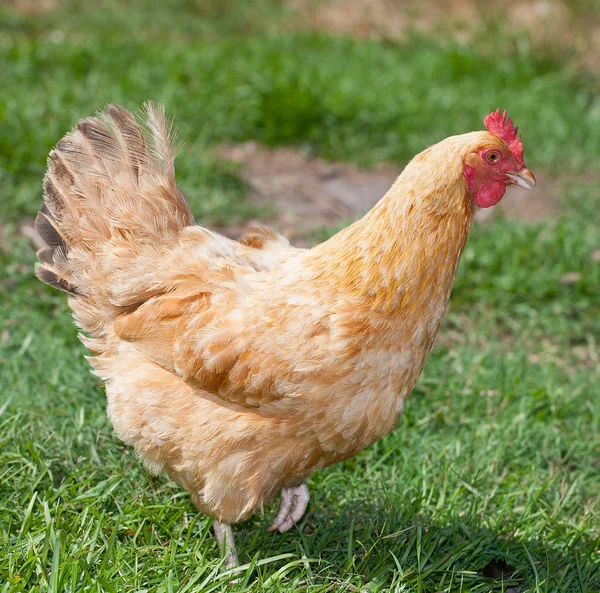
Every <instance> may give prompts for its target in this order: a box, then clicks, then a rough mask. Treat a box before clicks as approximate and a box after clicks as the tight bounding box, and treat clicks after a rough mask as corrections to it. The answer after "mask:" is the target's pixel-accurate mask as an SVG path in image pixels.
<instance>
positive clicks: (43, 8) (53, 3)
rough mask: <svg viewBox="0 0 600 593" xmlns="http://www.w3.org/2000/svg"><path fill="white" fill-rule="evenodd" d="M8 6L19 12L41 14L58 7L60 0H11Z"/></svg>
mask: <svg viewBox="0 0 600 593" xmlns="http://www.w3.org/2000/svg"><path fill="white" fill-rule="evenodd" d="M8 6H9V8H10V9H11V10H12V11H13V12H15V13H17V14H31V15H40V14H46V13H48V12H52V11H53V10H55V9H56V8H58V0H9V1H8Z"/></svg>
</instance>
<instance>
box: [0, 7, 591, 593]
mask: <svg viewBox="0 0 600 593" xmlns="http://www.w3.org/2000/svg"><path fill="white" fill-rule="evenodd" d="M86 6H87V5H86ZM110 6H112V7H113V8H112V9H111V10H109V9H108V8H110ZM172 6H173V5H171V7H172ZM244 6H246V4H245V3H239V2H236V1H235V0H228V1H227V2H221V3H216V2H211V3H196V2H192V1H191V0H189V1H187V2H183V1H181V2H178V3H177V10H168V9H165V8H160V7H159V6H158V5H157V4H154V3H152V2H150V1H149V0H146V1H145V2H143V3H142V4H141V6H140V7H139V8H137V9H135V10H133V9H131V10H130V12H128V13H127V15H126V16H127V18H125V17H124V15H119V14H118V13H117V12H116V11H115V10H114V4H111V3H106V2H104V3H102V4H101V8H102V10H98V9H93V8H87V9H86V10H84V11H81V12H78V13H66V12H64V11H63V12H61V11H59V12H57V13H51V14H49V15H47V16H44V17H37V18H30V17H16V16H14V15H12V14H9V13H5V16H4V19H3V23H2V24H3V28H2V31H1V32H0V63H2V68H3V74H4V78H5V79H6V80H9V81H10V84H9V85H8V86H5V87H4V88H3V89H2V90H0V129H1V133H0V192H1V197H0V220H2V221H3V223H5V228H4V233H3V235H0V304H1V306H0V462H1V467H2V470H0V471H1V472H2V476H1V478H0V591H2V593H8V592H11V593H12V592H21V591H23V592H25V591H27V592H29V591H32V592H42V591H43V592H46V591H48V592H49V591H52V592H53V593H57V592H59V591H69V592H75V591H77V592H78V593H79V592H84V591H85V592H88V591H89V592H100V591H107V592H113V591H114V592H118V593H121V592H123V591H127V592H130V591H131V592H134V591H136V592H142V591H148V592H150V591H151V592H153V593H154V592H156V593H158V592H165V593H168V592H170V591H174V592H175V591H180V592H184V591H185V592H194V593H196V592H197V593H200V592H202V593H204V592H208V591H230V590H239V591H268V592H271V591H273V592H279V591H281V592H291V591H311V592H325V591H334V592H337V591H368V592H376V591H394V592H402V591H406V592H411V593H412V592H415V593H416V592H420V593H434V592H437V591H444V592H448V593H454V592H473V593H474V592H477V593H481V592H491V591H494V592H500V591H507V590H508V588H509V587H511V586H521V587H522V593H525V592H537V593H541V592H557V593H569V592H571V591H572V592H578V593H598V592H599V591H600V535H599V534H600V500H599V494H598V493H599V491H600V408H599V407H598V404H597V385H598V384H599V381H600V349H599V347H598V344H599V343H600V323H599V321H598V320H599V318H600V298H599V296H598V295H599V294H600V263H599V262H598V261H596V260H595V259H594V253H595V252H596V250H598V249H599V248H600V242H599V239H598V230H597V229H598V225H599V224H600V217H599V215H598V212H599V209H600V201H599V200H600V198H599V196H598V192H597V177H595V175H597V164H598V162H599V157H600V103H599V100H598V96H597V94H595V88H597V87H596V82H595V81H594V80H593V79H592V78H591V77H590V76H587V75H581V74H579V75H575V74H574V73H573V72H572V71H571V70H570V67H569V65H568V64H563V63H561V62H559V61H557V60H556V59H555V58H550V57H548V56H546V55H538V54H536V53H535V52H534V51H533V50H532V48H531V46H530V45H529V44H528V42H527V40H525V39H523V38H517V37H511V38H504V39H503V42H502V43H498V40H499V38H490V39H487V40H485V41H484V42H482V43H480V44H477V45H472V46H460V45H458V44H456V43H454V42H451V41H440V40H432V39H426V38H420V39H411V40H409V41H406V42H403V43H402V44H390V43H384V44H380V43H374V42H364V43H359V42H355V41H352V40H348V39H332V38H328V37H326V36H322V35H318V36H316V35H308V34H303V33H298V34H292V33H282V32H279V33H269V32H268V31H267V30H268V29H269V28H270V24H271V23H273V22H280V20H281V19H282V18H286V14H287V13H286V12H285V10H284V9H277V10H275V9H273V10H271V8H273V6H272V5H271V4H269V3H268V2H261V3H260V5H259V7H258V8H256V9H255V10H254V11H249V9H247V8H244ZM107 7H108V8H107ZM244 11H246V12H244ZM157 28H158V31H157ZM130 30H132V31H133V33H131V32H130ZM163 30H164V34H162V33H163ZM56 31H62V37H61V35H58V34H56ZM265 31H267V32H266V33H265ZM179 32H181V34H179ZM158 33H160V34H158ZM147 98H152V99H155V100H158V101H162V102H164V103H165V104H166V105H167V107H168V109H169V111H170V112H171V113H173V114H174V115H175V117H176V119H177V123H178V126H179V127H180V129H181V134H180V136H181V139H182V140H183V141H184V143H185V144H184V148H183V150H182V154H181V156H180V158H179V159H178V161H177V171H178V178H179V179H180V181H181V184H182V186H183V187H184V188H185V190H186V193H187V194H188V196H189V197H190V199H191V202H192V204H193V208H194V211H195V213H196V214H197V215H198V218H199V219H201V220H203V221H205V222H207V223H219V224H222V223H226V222H235V221H237V220H243V219H245V218H248V217H250V216H256V215H258V214H260V213H257V212H256V211H255V210H254V209H253V208H252V207H251V205H250V204H249V203H248V201H247V200H246V188H245V186H244V185H243V184H242V183H240V182H239V181H238V180H237V178H236V177H235V170H234V169H232V168H231V167H230V166H229V165H227V164H224V163H220V162H218V161H216V159H215V157H214V156H213V149H214V146H215V145H216V144H218V143H219V142H221V141H225V140H230V141H241V140H245V139H259V140H262V141H263V142H266V143H268V144H271V145H280V144H288V145H297V146H304V147H305V146H307V145H308V146H309V147H310V148H311V149H313V150H314V151H316V152H317V153H319V154H320V155H322V156H325V157H327V158H337V159H348V160H354V161H357V162H360V163H367V164H368V163H375V162H377V161H379V160H386V159H392V160H396V161H399V162H405V161H406V160H407V159H408V158H410V157H411V156H412V155H413V154H414V153H416V152H418V151H419V150H421V149H422V148H423V147H424V146H426V145H427V144H430V143H432V142H435V141H437V140H439V139H441V138H443V137H444V136H446V135H448V134H452V133H460V132H464V131H467V130H469V129H476V128H480V127H481V120H482V117H483V116H484V115H485V114H486V113H487V112H488V111H489V110H491V109H492V108H495V107H496V106H506V107H508V108H509V110H510V111H511V112H512V114H513V116H514V118H515V120H516V122H517V123H518V124H519V125H520V126H521V128H522V132H523V135H524V141H525V147H526V157H527V162H528V164H529V165H530V166H531V168H532V169H533V170H535V171H536V172H538V171H539V170H546V171H547V172H548V173H550V174H553V175H560V174H562V173H567V174H568V175H570V176H571V177H573V178H579V180H578V181H576V182H574V183H573V184H572V185H571V186H570V188H569V189H568V190H567V191H566V193H565V195H564V196H560V197H561V198H562V200H561V204H562V210H561V214H560V216H559V217H558V218H557V219H555V220H552V221H549V222H546V223H543V224H535V225H526V224H523V223H519V222H516V221H509V220H503V219H498V220H496V221H494V222H492V223H488V224H486V225H480V226H477V227H476V228H475V229H474V231H473V233H472V236H471V238H470V240H469V243H468V245H467V248H466V250H465V254H464V258H463V261H462V264H461V267H460V269H459V273H458V277H457V282H456V287H455V291H454V294H453V297H452V302H451V308H450V312H449V315H448V318H447V320H446V323H445V325H444V339H443V340H442V341H441V343H440V345H438V346H437V347H436V349H435V350H434V352H433V354H432V356H431V358H430V360H429V361H428V363H427V366H426V369H425V372H424V375H423V377H422V379H421V380H420V382H419V384H418V387H417V388H416V390H415V393H414V394H413V396H412V398H411V400H410V402H409V405H408V409H407V411H406V413H405V415H404V416H403V418H402V420H401V422H400V426H399V427H398V429H397V430H396V431H395V432H394V433H392V434H391V435H389V436H388V437H386V438H384V439H382V440H381V441H380V442H378V443H377V444H375V445H374V446H373V447H371V448H370V449H368V450H367V451H365V452H363V453H361V454H360V455H358V456H356V457H355V458H353V459H351V460H349V461H348V462H346V463H344V464H341V465H339V466H336V467H333V468H330V469H328V470H325V471H322V472H319V473H317V474H315V475H314V476H312V477H311V479H310V480H309V486H310V487H311V491H312V496H313V498H312V502H311V505H310V507H309V512H308V513H307V515H306V517H305V518H304V519H303V521H302V522H301V524H300V526H299V527H298V529H294V530H291V531H290V532H288V533H287V534H286V535H284V536H274V535H271V534H268V533H266V531H265V528H266V527H267V526H268V524H269V517H270V515H271V514H272V512H273V510H274V509H273V507H271V508H269V509H266V516H265V517H260V516H257V517H255V518H253V519H252V520H251V521H249V522H247V523H245V524H243V525H240V526H238V527H237V528H236V535H237V543H238V547H239V551H240V555H241V561H242V562H243V563H247V564H248V565H249V566H248V568H247V569H244V571H243V572H242V574H241V579H240V582H239V583H238V584H237V585H235V584H232V582H231V577H230V575H227V574H226V573H223V571H222V569H221V567H220V558H219V554H218V551H217V548H216V544H215V542H214V539H213V538H212V535H211V533H210V525H209V521H208V519H207V518H206V517H203V516H201V515H199V514H198V513H197V512H196V511H195V509H194V507H193V505H192V504H191V502H190V500H189V497H188V496H187V494H186V493H185V492H183V491H182V490H181V489H180V488H178V487H177V486H176V485H174V484H173V483H171V482H169V481H168V480H167V479H165V478H154V477H151V476H150V475H149V474H148V473H147V472H146V471H145V470H144V469H143V467H142V466H141V464H140V462H139V461H138V459H137V458H136V456H135V454H134V452H133V451H132V450H131V449H129V448H127V447H125V446H124V445H123V444H122V443H120V442H119V441H118V439H117V438H116V437H115V436H114V435H113V433H112V429H111V427H110V425H109V423H108V421H107V419H106V414H105V410H104V406H105V399H104V395H103V391H102V387H101V385H100V384H99V382H98V381H97V380H96V379H94V378H93V377H92V376H91V375H90V374H89V373H88V367H87V363H86V362H85V361H84V360H83V354H84V353H85V351H84V348H83V347H82V346H81V345H80V344H79V342H78V340H77V338H76V330H75V328H74V327H73V325H72V322H71V320H70V316H69V311H68V308H67V306H66V303H65V299H64V298H63V296H62V295H60V294H57V293H55V292H53V291H52V290H50V289H49V288H47V287H45V286H43V285H42V284H41V283H39V282H38V281H37V280H35V278H33V275H32V266H33V259H34V258H33V253H32V251H31V249H30V247H29V246H28V245H27V244H26V242H25V240H24V239H23V238H20V237H19V236H18V233H17V224H18V222H19V221H20V220H21V219H22V218H23V217H29V216H31V215H32V214H33V213H34V212H35V211H36V210H37V208H38V207H39V204H40V184H41V178H42V176H43V172H44V159H45V156H46V154H47V152H48V150H49V149H50V147H51V146H52V145H53V144H54V143H55V142H56V141H57V140H58V139H59V138H60V136H61V135H62V134H63V133H64V131H65V130H67V129H68V128H69V127H70V126H72V125H73V123H74V122H75V121H76V120H77V118H79V117H83V116H86V115H89V114H91V113H93V112H94V111H95V110H96V109H98V108H99V107H101V106H102V105H103V104H104V103H106V102H109V101H117V102H122V103H124V104H125V105H126V106H127V107H130V108H135V107H137V106H139V104H140V103H141V102H142V101H144V100H145V99H147ZM582 169H587V170H588V173H587V174H586V175H580V174H579V173H580V171H581V170H582ZM586 179H587V181H586ZM523 199H527V196H523ZM570 272H578V273H579V274H580V279H579V280H577V281H575V282H571V283H565V282H561V278H563V277H564V275H565V274H567V273H570ZM498 559H503V560H504V561H505V562H506V563H507V564H509V565H510V566H512V567H514V568H515V570H516V574H515V577H514V579H513V580H512V581H510V582H507V583H504V584H502V583H501V582H496V581H493V580H490V579H488V578H486V577H484V576H483V569H484V567H485V566H486V565H487V564H488V563H489V562H490V561H492V560H498Z"/></svg>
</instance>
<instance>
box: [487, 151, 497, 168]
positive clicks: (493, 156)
mask: <svg viewBox="0 0 600 593" xmlns="http://www.w3.org/2000/svg"><path fill="white" fill-rule="evenodd" d="M485 159H486V161H487V162H488V163H490V164H492V165H493V164H494V163H497V162H498V161H499V160H500V153H499V152H498V151H496V150H490V152H488V153H486V155H485Z"/></svg>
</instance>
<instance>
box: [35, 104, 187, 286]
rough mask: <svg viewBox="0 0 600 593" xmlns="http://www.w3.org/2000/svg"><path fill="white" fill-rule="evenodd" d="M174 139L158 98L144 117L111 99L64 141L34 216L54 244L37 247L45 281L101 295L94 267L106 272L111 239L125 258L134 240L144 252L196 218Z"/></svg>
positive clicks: (44, 236)
mask: <svg viewBox="0 0 600 593" xmlns="http://www.w3.org/2000/svg"><path fill="white" fill-rule="evenodd" d="M173 144H174V142H173V135H172V133H171V129H170V125H169V124H168V122H167V119H166V117H165V113H164V109H163V108H162V107H158V106H155V105H153V104H151V103H147V104H146V105H145V106H144V109H143V112H142V115H141V117H140V121H137V120H136V119H135V118H134V117H133V116H132V115H131V114H130V113H129V112H128V111H127V110H126V109H124V108H123V107H121V106H119V105H109V106H107V107H106V108H105V110H104V111H103V112H102V113H100V114H98V115H97V116H96V117H91V118H87V119H84V120H81V121H80V122H79V123H78V124H77V126H76V128H75V129H74V130H73V131H72V132H70V133H69V134H67V135H66V136H65V137H64V138H62V140H60V142H59V143H58V144H57V145H56V148H55V149H54V150H53V151H52V152H51V153H50V156H49V157H48V170H47V173H46V176H45V178H44V206H43V207H42V209H41V210H40V212H39V214H38V216H37V219H36V222H35V226H36V229H37V231H38V233H39V235H40V237H41V238H42V239H43V240H44V241H45V243H46V245H47V247H45V248H43V249H41V250H40V251H39V252H38V259H39V263H38V264H37V268H36V273H37V276H38V278H39V279H40V280H42V281H43V282H46V283H47V284H50V285H51V286H54V287H55V288H58V289H60V290H64V291H66V292H69V293H71V294H73V295H88V296H91V295H94V294H97V293H98V290H96V288H95V287H94V286H93V283H94V274H93V271H94V270H97V269H98V268H103V270H104V271H106V268H107V265H108V264H107V263H106V262H103V260H107V259H108V258H107V257H106V256H107V253H108V252H109V251H110V246H111V245H114V246H116V247H117V248H118V249H119V253H120V254H121V257H126V256H123V254H126V253H127V252H128V246H130V247H131V251H132V252H133V251H137V252H139V248H140V246H141V245H144V244H147V245H156V244H157V243H162V242H164V241H168V240H169V239H172V238H173V237H174V236H176V235H177V234H178V233H179V231H180V230H181V229H182V228H184V227H186V226H189V225H191V224H193V217H192V214H191V212H190V209H189V205H188V203H187V201H186V199H185V196H184V195H183V193H182V192H181V191H180V190H179V188H178V187H177V184H176V182H175V171H174V166H173V164H174V160H175V154H176V151H175V149H174V148H173ZM128 244H129V245H128ZM134 246H135V249H134ZM119 265H126V262H125V261H122V260H121V261H120V262H119Z"/></svg>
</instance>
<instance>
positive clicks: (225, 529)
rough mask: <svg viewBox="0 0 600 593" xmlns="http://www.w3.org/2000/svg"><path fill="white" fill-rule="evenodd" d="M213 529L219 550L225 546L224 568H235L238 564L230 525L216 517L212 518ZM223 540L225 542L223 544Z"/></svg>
mask: <svg viewBox="0 0 600 593" xmlns="http://www.w3.org/2000/svg"><path fill="white" fill-rule="evenodd" d="M213 529H214V531H215V537H216V538H217V543H218V544H219V550H221V552H222V551H223V547H224V548H225V568H235V567H236V566H238V565H239V560H238V555H237V550H236V549H235V541H234V540H233V531H232V530H231V525H228V524H227V523H221V522H220V521H217V519H213ZM223 542H225V543H224V544H223Z"/></svg>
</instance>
